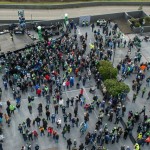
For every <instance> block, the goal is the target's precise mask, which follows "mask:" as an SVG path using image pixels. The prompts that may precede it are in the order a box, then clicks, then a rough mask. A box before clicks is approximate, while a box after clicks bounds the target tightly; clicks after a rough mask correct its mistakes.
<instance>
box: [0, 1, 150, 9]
mask: <svg viewBox="0 0 150 150" xmlns="http://www.w3.org/2000/svg"><path fill="white" fill-rule="evenodd" d="M106 5H107V6H109V5H110V6H113V5H115V6H116V5H118V6H119V5H120V6H121V5H122V6H135V5H137V6H140V5H142V6H150V2H79V3H75V4H73V3H72V4H61V5H60V4H59V5H39V4H35V5H34V4H33V5H32V4H31V5H26V4H19V5H17V4H12V5H5V4H2V5H0V8H13V9H64V8H77V7H92V6H106Z"/></svg>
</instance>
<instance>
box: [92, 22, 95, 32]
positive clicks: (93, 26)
mask: <svg viewBox="0 0 150 150" xmlns="http://www.w3.org/2000/svg"><path fill="white" fill-rule="evenodd" d="M91 27H92V32H93V31H94V28H95V25H94V23H92V25H91Z"/></svg>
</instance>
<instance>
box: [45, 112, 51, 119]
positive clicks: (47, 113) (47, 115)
mask: <svg viewBox="0 0 150 150" xmlns="http://www.w3.org/2000/svg"><path fill="white" fill-rule="evenodd" d="M46 118H47V120H50V118H51V117H50V111H49V110H47V111H46Z"/></svg>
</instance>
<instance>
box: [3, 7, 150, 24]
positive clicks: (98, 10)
mask: <svg viewBox="0 0 150 150" xmlns="http://www.w3.org/2000/svg"><path fill="white" fill-rule="evenodd" d="M138 8H139V6H96V7H84V8H68V9H45V10H41V9H40V10H38V9H37V10H34V9H26V10H25V18H26V20H31V15H32V19H33V20H56V19H62V18H64V14H65V13H68V15H69V18H71V17H79V16H87V15H100V14H107V13H117V12H128V11H137V10H138ZM143 11H145V12H146V13H147V14H150V6H143ZM0 14H1V15H0V20H18V9H13V8H10V9H0ZM0 23H1V22H0Z"/></svg>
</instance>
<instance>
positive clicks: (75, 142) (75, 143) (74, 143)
mask: <svg viewBox="0 0 150 150" xmlns="http://www.w3.org/2000/svg"><path fill="white" fill-rule="evenodd" d="M73 146H74V147H76V146H77V140H76V139H74V140H73Z"/></svg>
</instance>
